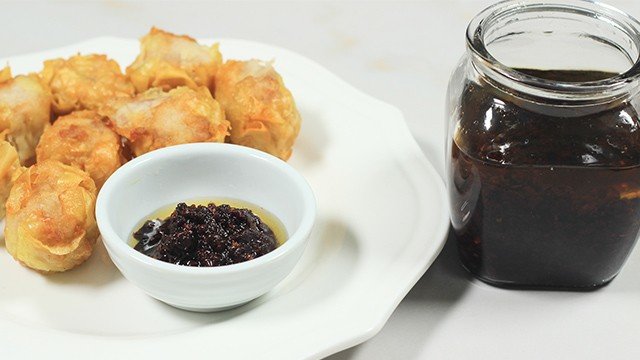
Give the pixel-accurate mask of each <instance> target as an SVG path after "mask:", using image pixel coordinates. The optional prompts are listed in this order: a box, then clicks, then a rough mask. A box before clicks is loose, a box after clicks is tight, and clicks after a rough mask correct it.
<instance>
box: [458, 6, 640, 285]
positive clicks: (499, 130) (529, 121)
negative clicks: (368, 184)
mask: <svg viewBox="0 0 640 360" xmlns="http://www.w3.org/2000/svg"><path fill="white" fill-rule="evenodd" d="M596 15H597V16H596ZM467 45H468V47H467V53H466V55H465V56H464V57H463V58H462V60H461V62H460V64H459V65H458V67H457V69H456V71H455V72H454V74H453V75H452V78H451V81H450V84H449V92H448V100H447V115H448V118H447V121H448V122H449V124H448V129H449V131H448V135H447V138H448V141H447V182H448V188H449V195H450V204H451V223H452V227H453V230H454V235H455V237H456V240H457V242H458V249H459V253H460V258H461V260H462V263H463V265H464V266H465V267H466V268H467V269H468V270H469V271H470V272H471V273H473V274H474V275H475V276H476V277H478V278H479V279H481V280H483V281H485V282H488V283H490V284H493V285H497V286H504V287H525V288H562V289H593V288H597V287H600V286H602V285H604V284H607V283H608V282H609V281H611V280H612V279H613V278H614V277H615V276H616V275H617V274H618V272H619V271H620V269H621V267H622V265H623V264H624V262H625V260H626V259H627V257H628V256H629V254H630V252H631V250H632V249H633V246H634V244H635V242H636V239H637V238H638V232H639V230H640V116H639V113H638V109H640V96H639V95H638V90H639V84H638V81H639V80H638V79H639V76H640V62H639V59H638V58H639V55H640V50H639V49H640V23H638V22H637V21H636V20H635V19H633V18H631V17H629V16H628V15H626V14H624V13H622V12H620V11H618V10H615V9H613V8H610V7H605V6H603V5H600V4H594V3H590V2H585V1H579V0H573V1H563V2H561V3H555V2H544V1H542V2H535V3H534V2H522V1H507V2H503V3H499V4H497V5H494V6H493V7H490V8H488V9H487V10H485V11H484V12H482V13H481V14H480V15H478V16H477V17H476V18H475V19H474V20H473V21H472V22H471V24H470V25H469V29H468V32H467Z"/></svg>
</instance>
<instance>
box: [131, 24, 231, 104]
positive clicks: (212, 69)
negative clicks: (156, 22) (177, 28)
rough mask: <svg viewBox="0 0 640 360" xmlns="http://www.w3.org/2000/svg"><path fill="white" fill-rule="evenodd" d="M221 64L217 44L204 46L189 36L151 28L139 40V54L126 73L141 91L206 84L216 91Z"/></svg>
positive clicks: (137, 89)
mask: <svg viewBox="0 0 640 360" xmlns="http://www.w3.org/2000/svg"><path fill="white" fill-rule="evenodd" d="M221 64H222V55H221V54H220V51H219V50H218V44H214V45H212V46H204V45H200V44H198V43H197V42H196V40H195V39H193V38H191V37H189V36H185V35H175V34H172V33H170V32H166V31H163V30H160V29H157V28H152V29H151V31H150V32H149V33H148V34H147V35H145V36H144V37H143V38H142V39H141V40H140V54H139V55H138V57H137V58H136V59H135V61H134V62H133V63H132V64H131V65H130V66H129V67H128V68H127V75H128V76H129V78H130V79H131V82H132V83H133V85H134V86H135V88H136V91H137V92H139V93H140V92H143V91H146V90H147V89H150V88H152V87H159V88H162V89H163V90H170V89H173V88H176V87H179V86H188V87H190V88H192V89H196V88H198V87H200V86H205V87H207V88H209V89H210V91H213V88H214V86H215V75H216V72H217V71H218V68H219V67H220V65H221Z"/></svg>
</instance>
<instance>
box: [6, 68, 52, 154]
mask: <svg viewBox="0 0 640 360" xmlns="http://www.w3.org/2000/svg"><path fill="white" fill-rule="evenodd" d="M50 121H51V93H50V92H49V89H48V87H47V86H46V85H44V84H43V83H42V82H41V81H40V78H38V76H37V75H33V74H32V75H18V76H16V77H15V78H12V77H11V72H10V70H9V68H8V67H7V68H4V69H3V70H2V71H0V132H3V133H5V134H6V140H7V141H9V142H10V143H11V144H12V145H13V146H14V147H15V148H16V150H17V151H18V156H19V158H20V162H21V163H22V164H23V165H24V164H29V163H31V162H33V160H35V155H36V145H37V144H38V141H39V140H40V136H41V135H42V132H43V131H44V129H45V128H46V127H48V126H49V122H50Z"/></svg>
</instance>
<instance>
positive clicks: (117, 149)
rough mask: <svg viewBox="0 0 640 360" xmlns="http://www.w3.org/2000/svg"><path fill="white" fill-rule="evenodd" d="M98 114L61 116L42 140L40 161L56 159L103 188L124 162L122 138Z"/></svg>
mask: <svg viewBox="0 0 640 360" xmlns="http://www.w3.org/2000/svg"><path fill="white" fill-rule="evenodd" d="M105 120H106V119H104V118H103V117H102V116H101V115H99V114H98V113H97V112H95V111H91V110H84V111H76V112H72V113H71V114H69V115H65V116H61V117H59V118H58V119H57V120H56V122H55V123H53V125H52V126H51V127H49V128H48V129H47V130H45V132H44V134H42V137H41V139H40V143H39V144H38V147H37V148H36V153H37V159H38V161H39V162H40V161H44V160H47V159H53V160H57V161H60V162H62V163H63V164H67V165H71V166H74V167H76V168H78V169H81V170H84V171H86V172H87V173H88V174H89V176H91V178H92V179H93V181H94V182H95V183H96V186H97V188H98V189H100V188H101V187H102V185H103V184H104V182H105V181H106V180H107V178H108V177H109V176H111V174H113V172H114V171H116V170H117V169H118V168H119V167H120V166H121V165H122V164H123V163H124V162H125V159H124V156H123V152H122V143H121V141H120V136H118V134H116V133H115V132H114V131H113V130H112V129H111V128H110V127H109V126H107V125H106V124H105V122H104V121H105Z"/></svg>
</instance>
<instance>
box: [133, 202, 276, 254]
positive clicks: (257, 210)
mask: <svg viewBox="0 0 640 360" xmlns="http://www.w3.org/2000/svg"><path fill="white" fill-rule="evenodd" d="M181 202H184V203H185V204H187V205H209V204H211V203H214V204H216V206H219V205H224V204H226V205H229V206H231V207H234V208H238V209H248V210H251V212H252V213H253V214H254V215H256V216H257V217H259V218H260V220H261V221H262V222H263V223H265V224H266V225H267V226H269V228H271V231H273V235H275V237H276V242H277V246H280V245H282V244H283V243H284V242H285V241H287V238H288V236H287V230H285V228H284V225H283V224H282V222H281V221H280V220H279V219H278V218H277V217H276V216H275V215H273V214H272V213H270V212H269V211H268V210H266V209H265V208H263V207H260V206H258V205H255V204H252V203H250V202H248V201H244V200H238V199H229V198H213V199H211V198H207V199H197V200H189V201H181ZM177 205H178V203H175V204H170V205H167V206H163V207H161V208H160V209H158V210H156V211H154V212H153V213H151V214H149V216H146V217H145V218H144V219H142V220H140V222H138V224H136V226H135V228H134V230H133V231H132V232H131V235H129V245H131V247H134V246H136V245H137V244H138V240H136V239H135V238H134V237H133V233H134V232H136V231H138V229H140V228H141V227H142V225H144V223H145V222H147V221H149V220H155V219H160V220H164V219H166V218H168V217H169V216H171V213H173V211H174V210H175V209H176V206H177Z"/></svg>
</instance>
